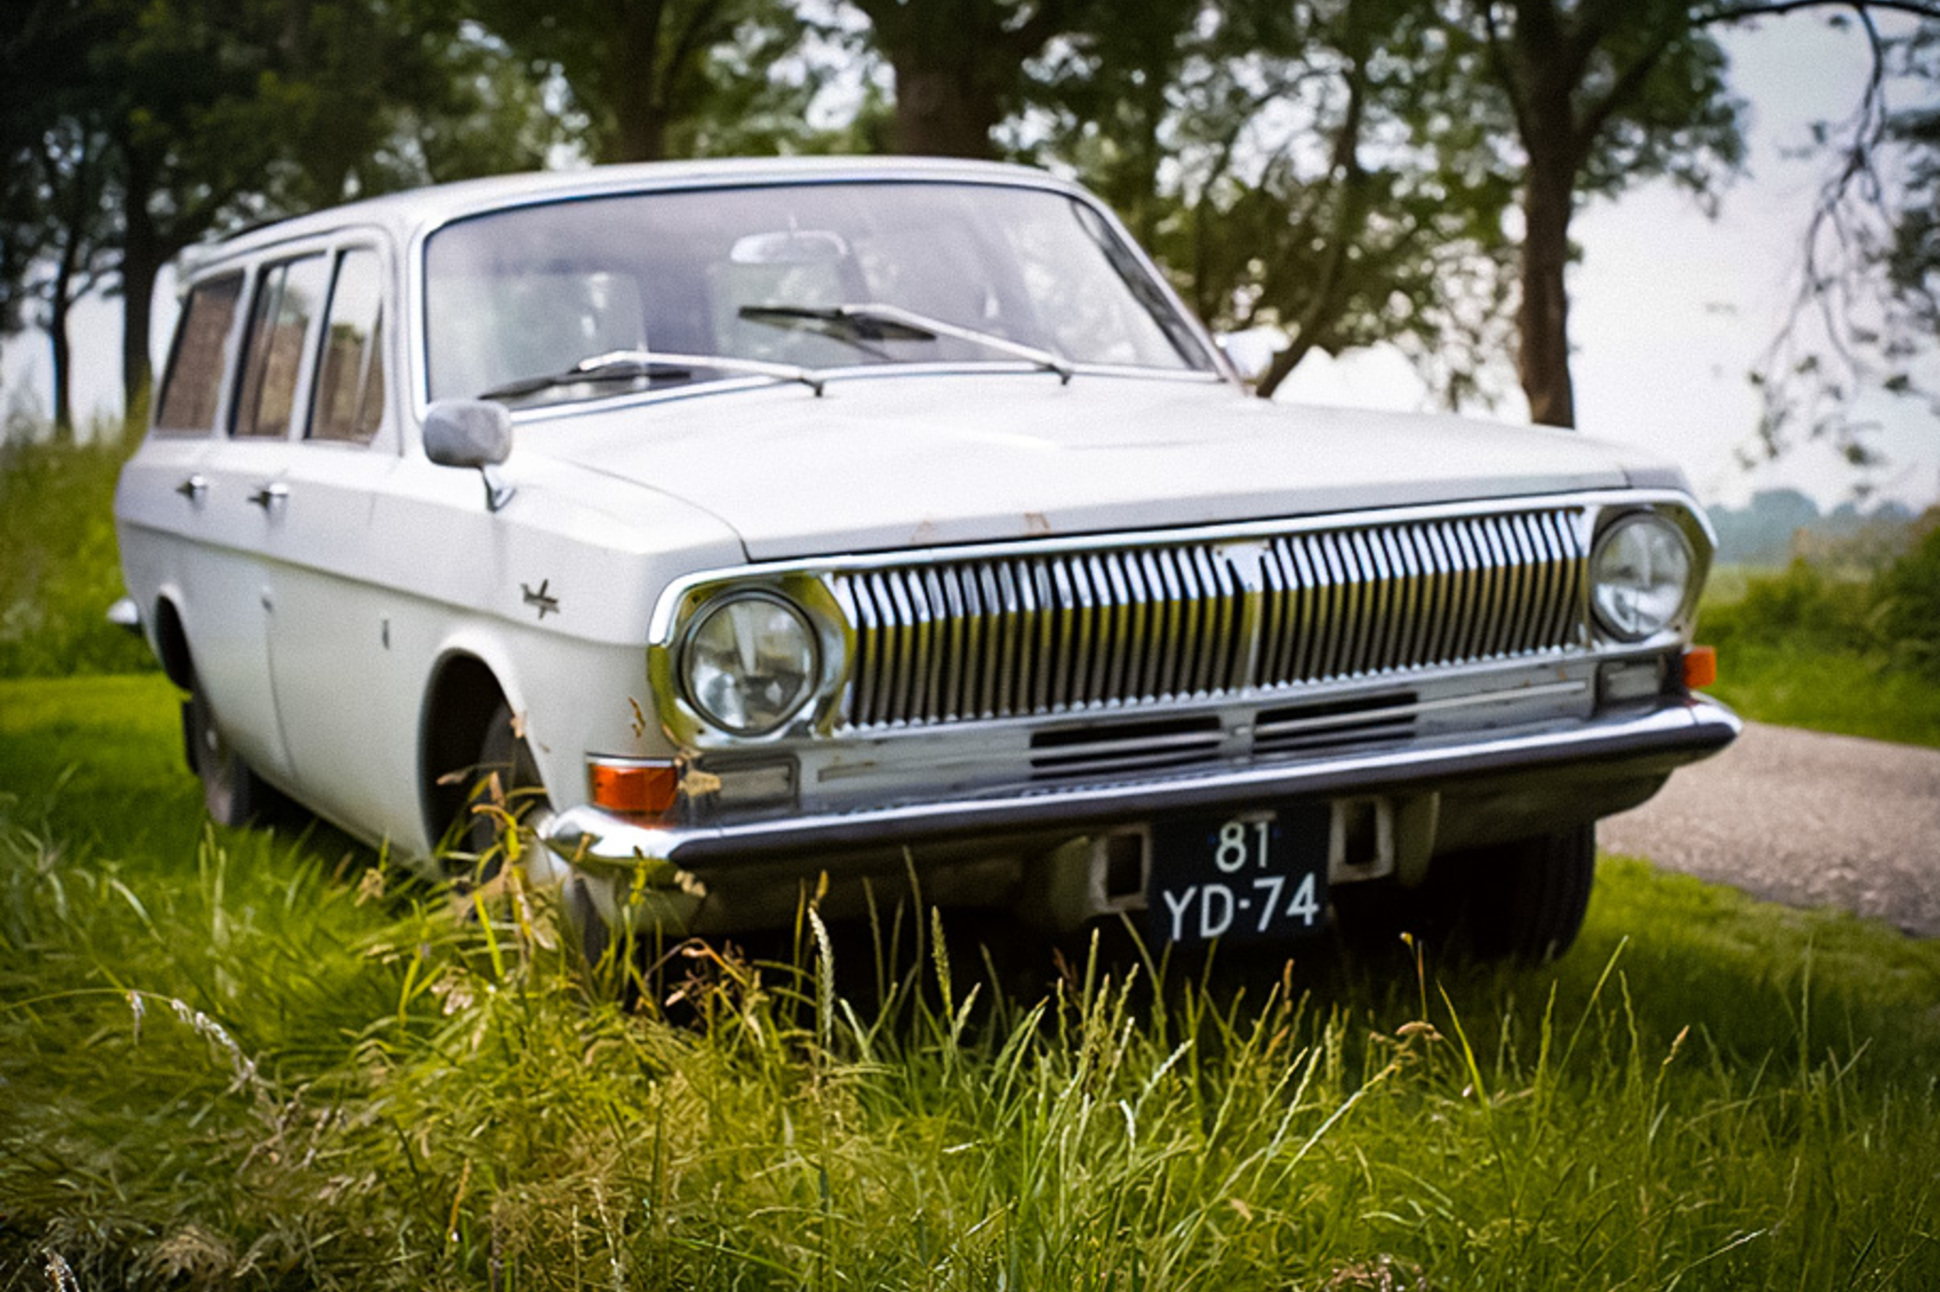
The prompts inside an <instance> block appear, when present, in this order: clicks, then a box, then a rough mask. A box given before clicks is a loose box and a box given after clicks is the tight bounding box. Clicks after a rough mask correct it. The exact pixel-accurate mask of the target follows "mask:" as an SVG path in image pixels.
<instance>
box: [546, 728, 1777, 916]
mask: <svg viewBox="0 0 1940 1292" xmlns="http://www.w3.org/2000/svg"><path fill="white" fill-rule="evenodd" d="M1742 725H1743V724H1742V723H1741V722H1740V721H1739V719H1738V718H1737V716H1736V715H1735V714H1733V713H1732V712H1731V711H1730V710H1729V709H1727V708H1725V707H1724V706H1723V705H1721V704H1718V703H1716V702H1715V701H1712V700H1710V699H1707V698H1704V697H1696V696H1694V697H1690V698H1680V699H1676V700H1669V701H1666V702H1665V703H1663V704H1662V705H1661V706H1660V707H1657V708H1655V709H1648V710H1629V711H1622V712H1617V713H1612V714H1607V715H1603V716H1599V717H1597V718H1594V719H1592V720H1590V721H1587V722H1583V721H1577V722H1566V723H1553V724H1547V725H1545V726H1542V727H1540V728H1538V729H1528V728H1524V729H1517V730H1509V731H1503V732H1495V733H1490V732H1478V733H1475V734H1473V735H1472V736H1469V737H1466V738H1464V739H1462V740H1460V741H1459V742H1450V743H1447V744H1442V745H1437V746H1433V747H1403V748H1398V749H1382V750H1376V751H1371V752H1361V753H1353V752H1347V753H1340V754H1335V755H1329V756H1318V757H1305V758H1301V759H1299V760H1297V761H1293V760H1288V761H1279V762H1271V763H1256V764H1249V765H1242V766H1222V767H1217V768H1202V769H1195V770H1192V771H1181V772H1175V773H1168V774H1157V775H1151V776H1143V777H1138V778H1135V779H1134V778H1129V777H1128V778H1125V779H1123V780H1119V781H1116V782H1113V783H1099V784H1078V785H1068V786H1059V787H1056V788H1048V787H1035V788H1032V789H1030V790H1028V791H1022V790H1020V791H1011V792H1003V793H996V794H992V795H990V796H987V797H983V796H979V797H959V798H953V799H948V800H943V801H933V802H917V803H906V804H897V805H893V806H885V807H880V808H866V809H860V810H854V811H847V812H841V813H825V814H808V815H795V816H784V817H777V818H772V819H766V820H751V821H744V822H736V823H730V824H720V825H704V826H681V825H643V824H640V823H638V822H634V821H629V820H627V819H626V818H624V817H620V816H616V815H613V814H612V813H608V812H605V811H602V810H601V809H599V808H595V807H592V806H589V805H582V806H579V807H573V808H569V809H567V810H565V811H562V812H560V813H558V814H556V815H555V816H553V817H552V818H551V819H550V820H549V821H548V823H547V825H546V826H545V828H544V839H545V842H546V844H547V845H548V847H549V848H550V849H551V850H552V851H553V852H554V853H555V854H556V855H557V856H558V857H560V858H561V859H563V860H564V861H566V862H567V863H568V864H569V865H573V866H575V867H577V868H580V869H582V870H587V871H593V872H598V871H612V870H615V869H618V870H623V871H632V870H637V869H639V868H640V867H642V866H646V867H648V868H649V869H660V868H666V867H671V868H674V869H677V870H680V871H694V870H700V871H703V872H704V871H706V870H707V869H711V868H715V867H719V868H724V869H725V868H738V867H739V865H740V864H743V863H746V864H758V863H760V862H761V861H763V860H764V859H769V858H775V857H779V856H784V855H787V854H795V853H801V852H803V851H805V850H811V849H813V850H827V851H828V852H829V853H830V854H832V856H831V860H833V854H839V853H840V852H841V851H842V850H845V849H848V850H855V849H867V848H871V847H876V848H880V847H883V846H896V845H904V844H917V843H922V842H927V841H936V840H950V839H958V840H961V839H967V838H968V839H975V838H982V837H994V836H999V835H1004V834H1031V833H1036V832H1043V833H1047V834H1050V833H1058V834H1063V835H1080V834H1083V833H1085V831H1086V830H1087V829H1088V828H1091V827H1095V826H1104V825H1109V824H1113V823H1118V822H1126V821H1136V820H1147V819H1150V818H1152V817H1155V816H1159V815H1162V814H1165V813H1171V812H1178V811H1182V810H1192V809H1210V808H1219V807H1230V806H1239V805H1249V804H1270V803H1273V802H1275V801H1279V800H1286V799H1294V798H1311V797H1316V796H1321V797H1325V796H1335V795H1342V794H1368V793H1382V792H1428V791H1440V790H1448V791H1451V792H1454V793H1457V794H1459V793H1460V792H1461V791H1462V790H1463V788H1464V787H1465V786H1466V787H1470V788H1472V789H1475V790H1476V791H1477V793H1478V794H1479V795H1480V798H1481V799H1482V800H1486V801H1489V802H1491V803H1494V802H1498V801H1501V800H1503V799H1504V797H1505V796H1506V795H1509V794H1511V793H1513V791H1514V790H1515V789H1517V788H1518V786H1519V783H1520V782H1522V781H1523V780H1525V779H1527V780H1529V781H1530V782H1531V783H1532V785H1537V786H1540V785H1542V784H1545V783H1547V784H1550V785H1552V786H1555V787H1557V789H1558V790H1559V791H1560V792H1564V793H1568V794H1572V795H1574V796H1575V802H1574V803H1573V804H1563V805H1559V808H1558V825H1559V826H1560V825H1564V824H1569V823H1570V821H1568V820H1565V819H1563V818H1566V817H1568V816H1569V814H1570V811H1571V810H1572V808H1573V809H1574V810H1575V811H1576V819H1579V820H1580V819H1582V818H1583V816H1584V815H1585V809H1586V808H1594V809H1595V810H1590V811H1588V813H1587V814H1588V815H1591V816H1595V815H1603V814H1604V813H1606V812H1608V811H1617V810H1621V808H1622V807H1626V806H1630V804H1631V802H1634V801H1641V798H1643V797H1647V796H1648V794H1649V793H1650V792H1651V791H1652V790H1654V789H1655V785H1656V781H1658V780H1661V778H1662V777H1663V776H1665V775H1668V774H1669V772H1670V771H1671V770H1672V769H1674V768H1676V767H1678V766H1681V765H1683V764H1685V763H1690V762H1695V761H1696V760H1698V759H1700V758H1704V757H1706V756H1708V755H1710V754H1713V753H1715V752H1717V751H1718V750H1720V749H1722V748H1724V747H1725V746H1726V745H1728V744H1730V743H1731V741H1732V739H1733V738H1734V737H1736V736H1737V734H1738V732H1739V730H1740V728H1741V726H1742ZM1653 778H1654V779H1653ZM1599 781H1610V782H1615V783H1624V784H1626V785H1634V784H1638V783H1644V784H1646V785H1647V788H1645V789H1643V790H1642V791H1641V793H1631V794H1630V795H1629V798H1628V801H1622V802H1617V803H1616V805H1615V806H1610V805H1608V804H1604V805H1603V806H1601V807H1600V808H1598V807H1597V806H1596V800H1595V797H1594V796H1593V795H1591V796H1585V795H1583V794H1582V787H1583V786H1584V785H1586V784H1594V783H1596V782H1599ZM649 882H650V883H652V882H654V881H653V879H652V878H651V877H650V878H649Z"/></svg>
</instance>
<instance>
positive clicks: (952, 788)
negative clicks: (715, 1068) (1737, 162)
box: [115, 159, 1738, 958]
mask: <svg viewBox="0 0 1940 1292" xmlns="http://www.w3.org/2000/svg"><path fill="white" fill-rule="evenodd" d="M115 510H116V519H117V524H118V528H119V535H120V540H121V551H122V560H123V565H124V572H125V576H126V583H127V588H128V591H129V594H130V596H131V598H132V599H133V601H134V603H135V605H136V607H137V608H138V610H139V615H140V623H141V626H142V629H143V631H144V632H145V633H146V636H147V638H148V640H149V641H150V643H152V645H153V648H154V650H155V653H156V654H157V656H158V657H159V658H160V660H161V662H162V665H163V667H164V668H165V670H166V671H167V674H168V676H169V677H170V678H171V679H172V680H173V681H174V683H175V684H176V685H177V686H179V687H180V688H181V689H182V690H183V692H184V693H185V695H186V699H185V700H184V702H183V720H184V726H185V733H186V738H187V744H188V748H189V751H190V758H191V762H192V764H193V767H194V769H195V771H196V772H197V773H199V774H200V776H201V779H202V781H203V784H204V787H205V790H206V799H207V803H208V807H209V811H210V813H211V814H212V815H213V816H214V817H216V818H217V819H219V820H221V821H224V822H232V823H234V822H241V821H243V820H246V819H248V818H249V817H250V816H251V815H252V813H253V812H255V811H256V810H257V809H258V807H259V806H260V804H261V803H262V802H263V796H264V794H265V792H266V790H268V789H273V790H276V791H281V792H282V793H284V794H286V795H288V796H289V797H291V798H294V799H295V800H297V801H299V802H300V803H302V804H304V805H306V806H307V807H309V808H310V809H313V810H314V811H315V812H316V813H318V814H320V815H321V816H323V817H325V818H327V819H328V820H330V821H333V822H336V823H337V824H339V825H340V826H342V827H343V828H344V829H345V830H347V831H349V832H351V833H352V834H354V835H356V836H359V837H361V838H362V839H365V840H369V841H371V842H373V843H377V842H380V841H383V842H387V843H388V844H389V846H390V847H391V849H392V850H393V852H394V853H397V854H408V855H412V856H416V857H419V858H423V859H425V861H426V863H427V864H428V865H434V866H435V865H440V864H447V865H448V864H450V862H449V857H450V856H451V855H452V854H453V853H454V852H455V853H456V854H458V855H466V854H474V855H475V854H479V853H488V854H489V853H491V852H493V851H494V850H495V848H496V845H494V844H493V842H492V840H493V836H492V834H491V832H490V830H489V829H486V828H483V826H482V825H481V823H482V822H485V821H487V820H488V819H494V817H495V814H494V813H492V812H489V811H485V812H481V811H478V810H477V809H478V808H479V807H480V803H479V800H478V795H479V793H480V790H479V788H478V787H479V785H480V784H481V777H483V776H484V774H485V773H486V772H487V771H489V770H491V769H496V771H497V778H496V780H492V779H485V780H484V781H483V782H482V783H483V784H486V785H496V787H497V789H498V791H501V792H507V793H509V794H510V797H509V798H508V800H507V801H508V802H509V803H511V804H513V805H514V806H517V805H520V804H524V805H525V807H526V810H525V811H523V813H522V816H523V819H524V823H525V829H526V831H527V832H528V835H527V836H519V837H521V838H524V837H530V838H531V839H532V840H534V841H535V843H542V844H543V845H544V846H543V847H538V846H532V847H529V848H528V849H527V850H526V851H525V853H524V856H525V863H524V864H526V865H527V866H528V867H529V869H530V871H531V872H532V873H536V874H538V875H539V876H541V877H542V878H544V879H547V880H557V881H561V882H563V883H564V884H565V885H566V891H567V894H568V895H569V897H570V898H571V904H572V906H573V908H574V909H575V910H577V911H579V912H580V913H581V915H582V917H583V919H584V924H585V927H587V928H588V929H589V930H592V931H593V932H594V935H595V940H596V941H597V938H598V936H599V935H601V934H602V933H603V932H604V931H605V930H608V929H610V928H613V927H645V926H653V927H655V928H657V929H661V930H669V929H672V930H691V931H697V932H703V933H705V932H709V931H717V930H731V929H737V928H749V927H756V926H762V925H776V924H781V923H785V922H786V921H788V920H790V919H792V918H793V917H794V914H795V912H796V910H797V908H798V904H799V903H800V902H801V901H802V900H803V895H804V893H805V892H808V891H811V890H814V891H816V892H819V894H820V900H821V901H822V902H823V903H824V905H825V906H826V907H827V908H829V909H831V910H840V909H842V908H844V907H847V908H849V909H854V908H856V906H857V905H858V904H859V903H861V902H862V901H863V900H864V899H865V897H866V898H867V899H869V900H874V901H878V902H881V901H886V900H890V899H891V898H893V897H895V896H896V895H898V894H905V893H908V892H909V891H910V890H911V888H912V887H914V888H916V889H918V890H919V891H920V895H921V899H922V900H923V901H925V902H932V903H937V904H944V905H950V904H970V905H977V906H982V907H988V908H998V909H1000V910H1001V909H1009V910H1011V911H1014V912H1015V913H1016V916H1017V919H1018V921H1019V925H1018V927H1019V928H1020V929H1026V928H1027V929H1037V930H1049V931H1058V930H1071V929H1074V928H1078V927H1081V926H1083V925H1084V924H1085V923H1086V922H1088V921H1092V920H1096V919H1099V918H1101V917H1110V918H1118V917H1120V916H1127V917H1129V918H1130V919H1131V920H1133V921H1134V922H1135V923H1137V924H1140V925H1142V926H1143V928H1144V929H1145V930H1146V931H1147V932H1148V933H1149V935H1150V936H1151V937H1153V938H1155V939H1158V940H1164V941H1174V942H1182V943H1196V942H1204V941H1206V940H1209V939H1214V938H1221V937H1224V938H1227V939H1243V938H1244V939H1275V938H1289V937H1293V936H1296V935H1299V934H1302V933H1305V932H1308V931H1311V930H1314V929H1317V928H1319V927H1321V926H1322V925H1323V924H1325V923H1326V922H1327V921H1328V920H1329V918H1330V915H1331V913H1332V912H1334V911H1336V910H1343V909H1345V910H1353V911H1363V912H1374V913H1377V914H1378V913H1379V912H1381V911H1383V910H1384V909H1403V908H1407V909H1412V910H1414V911H1416V912H1417V913H1421V912H1424V911H1425V912H1426V915H1425V918H1427V919H1429V920H1430V921H1432V920H1434V919H1436V918H1442V917H1446V918H1447V919H1448V920H1452V921H1453V924H1454V926H1457V927H1462V928H1464V929H1466V930H1467V934H1466V936H1467V937H1468V938H1469V940H1470V944H1471V945H1472V946H1473V948H1474V949H1476V950H1477V951H1478V952H1479V953H1481V954H1491V955H1510V956H1518V957H1523V958H1541V957H1544V956H1548V955H1551V954H1554V953H1556V952H1558V951H1560V950H1561V949H1562V948H1564V947H1566V946H1567V945H1568V944H1569V943H1570V941H1571V939H1572V938H1573V937H1574V936H1575V934H1576V932H1577V929H1578V927H1579V925H1580V923H1581V921H1582V918H1583V911H1584V904H1585V902H1586V900H1587V896H1588V892H1589V886H1590V880H1591V876H1592V872H1593V867H1594V864H1595V845H1594V833H1593V828H1594V823H1595V821H1596V819H1597V818H1599V817H1601V816H1604V815H1607V814H1609V813H1613V812H1617V811H1621V810H1623V809H1625V808H1628V807H1631V806H1633V805H1635V804H1637V803H1640V802H1642V801H1643V800H1644V799H1646V798H1647V797H1649V796H1650V795H1651V794H1652V793H1653V792H1654V791H1655V790H1656V789H1657V787H1658V786H1659V785H1660V784H1662V782H1663V781H1664V779H1665V778H1666V777H1667V776H1668V775H1669V773H1670V772H1671V770H1672V769H1673V768H1675V767H1677V766H1678V765H1680V764H1682V763H1686V762H1689V761H1692V760H1694V759H1697V758H1700V757H1703V756H1704V755H1706V754H1709V753H1711V752H1713V751H1715V750H1717V749H1719V748H1721V747H1722V746H1724V745H1725V744H1726V743H1727V742H1729V741H1730V740H1731V739H1732V737H1733V736H1734V735H1735V734H1736V731H1737V729H1738V723H1737V720H1736V719H1735V718H1734V717H1733V716H1732V715H1731V714H1730V713H1729V712H1728V711H1727V710H1725V709H1723V708H1722V707H1720V706H1719V705H1717V704H1716V703H1713V702H1711V701H1709V700H1707V699H1706V698H1704V697H1702V696H1700V695H1697V694H1694V693H1693V689H1694V687H1697V686H1702V685H1703V684H1704V683H1705V681H1707V680H1708V679H1707V677H1706V670H1707V666H1708V662H1709V657H1708V656H1707V654H1706V653H1705V652H1703V651H1702V649H1701V648H1693V647H1692V645H1691V631H1692V619H1693V608H1694V606H1695V604H1696V601H1697V597H1698V592H1699V587H1700V585H1701V583H1702V581H1703V578H1704V576H1705V573H1706V570H1707V567H1708V565H1709V563H1710V557H1711V551H1712V540H1711V536H1710V534H1709V532H1708V530H1707V526H1706V521H1705V519H1704V516H1703V513H1702V512H1701V511H1700V510H1699V508H1698V507H1697V506H1696V504H1695V503H1694V502H1693V500H1692V497H1691V495H1690V493H1689V491H1688V489H1687V488H1686V486H1685V484H1684V482H1683V479H1682V477H1681V475H1680V474H1679V472H1678V471H1677V470H1676V469H1675V468H1674V467H1672V466H1669V465H1667V464H1665V463H1663V462H1660V461H1656V460H1653V459H1651V458H1649V457H1647V456H1645V455H1643V454H1641V453H1638V452H1635V451H1633V450H1631V449H1629V448H1626V447H1623V446H1620V445H1616V444H1610V443H1603V442H1599V441H1596V440H1593V439H1590V438H1587V437H1584V436H1581V435H1577V434H1573V433H1570V432H1564V431H1555V430H1547V429H1527V428H1512V427H1505V426H1498V425H1489V424H1483V423H1478V422H1474V421H1467V420H1459V419H1455V418H1449V417H1426V416H1422V417H1416V416H1396V415H1388V414H1372V413H1365V412H1349V411H1340V410H1333V409H1324V408H1303V407H1293V406H1289V405H1283V404H1275V403H1269V402H1266V401H1262V400H1258V399H1254V398H1251V397H1249V395H1248V393H1247V391H1246V389H1245V387H1244V385H1243V383H1242V382H1241V381H1240V380H1239V378H1238V376H1237V374H1236V372H1235V370H1234V368H1233V366H1232V364H1231V363H1230V362H1229V361H1228V360H1227V359H1226V358H1225V357H1224V356H1223V355H1222V353H1221V351H1220V349H1219V348H1218V347H1217V346H1216V345H1215V343H1214V342H1213V340H1212V339H1211V338H1210V337H1209V336H1208V334H1207V333H1206V331H1205V330H1204V328H1203V327H1202V326H1201V325H1200V323H1199V322H1197V321H1196V320H1194V319H1193V318H1192V317H1191V316H1190V315H1189V314H1188V312H1187V311H1186V310H1185V309H1184V308H1183V307H1182V306H1181V304H1180V302H1179V300H1178V298H1177V297H1176V296H1175V294H1174V293H1173V291H1172V290H1171V289H1170V288H1169V287H1168V286H1167V284H1166V281H1165V279H1164V277H1163V276H1162V275H1161V274H1160V273H1158V272H1157V271H1156V270H1155V268H1154V267H1153V265H1152V264H1151V262H1150V261H1149V260H1147V259H1146V257H1145V256H1144V255H1143V254H1142V253H1141V252H1140V251H1139V249H1138V248H1137V247H1136V246H1135V245H1134V244H1133V242H1132V241H1131V240H1130V238H1129V237H1128V236H1127V235H1126V233H1125V231H1124V230H1123V228H1122V227H1121V226H1120V225H1119V223H1118V222H1117V221H1116V220H1115V219H1114V218H1113V216H1112V214H1111V212H1110V211H1108V210H1107V209H1105V208H1104V207H1103V206H1102V205H1101V204H1100V203H1099V202H1098V201H1096V200H1095V199H1094V198H1092V197H1091V196H1089V195H1088V194H1086V193H1085V192H1084V191H1083V190H1082V189H1080V188H1078V187H1076V186H1074V185H1072V184H1069V183H1066V182H1064V181H1062V180H1059V179H1056V178H1053V177H1050V176H1048V175H1045V174H1042V173H1039V172H1036V171H1032V170H1027V169H1021V168H1016V167H1009V166H999V165H988V164H974V163H959V162H943V161H916V160H882V161H862V160H855V159H820V160H790V161H779V160H770V161H743V162H732V163H705V164H703V163H695V164H660V165H653V166H638V167H624V168H612V169H596V170H590V171H581V172H577V173H563V174H545V175H532V176H522V177H513V178H501V179H492V180H483V181H477V182H471V183H463V184H454V185H449V186H444V187H438V188H431V189H426V190H423V191H420V192H415V193H409V194H404V195H400V196H394V197H384V198H379V199H375V200H371V201H365V202H360V203H357V204H354V205H350V206H346V207H343V208H341V209H337V210H332V211H326V212H323V213H320V214H315V215H309V216H305V217H302V218H298V219H292V220H289V221H286V222H283V223H278V224H274V225H271V226H268V227H265V228H260V229H257V230H254V231H252V232H248V233H245V234H243V235H240V236H238V237H236V238H234V239H232V240H230V241H228V242H225V243H223V244H221V245H219V246H214V247H210V248H207V249H204V250H203V251H201V252H200V253H199V254H197V255H196V256H195V257H194V258H193V260H192V262H190V263H188V264H186V265H185V266H184V267H183V270H182V309H181V315H180V323H179V326H178V328H177V331H176V336H175V340H174V344H173V347H172V350H171V353H170V355H169V359H168V364H167V369H166V372H165V375H164V377H163V380H162V383H161V386H160V389H159V392H158V395H157V397H156V399H155V401H154V413H153V426H152V429H151V430H150V431H149V433H148V435H147V437H146V439H145V442H144V443H143V444H142V446H141V448H140V449H139V451H138V452H137V453H136V454H135V455H134V456H133V458H132V460H131V461H130V462H129V463H128V465H127V468H126V470H125V471H124V473H123V475H122V478H121V483H120V488H119V492H118V494H117V497H116V504H115ZM1424 895H1429V896H1431V897H1432V900H1431V901H1427V902H1426V903H1425V905H1424V901H1423V898H1424ZM1411 903H1412V906H1411V905H1410V904H1411ZM1456 917H1459V918H1456ZM1367 918H1370V919H1373V918H1376V916H1374V915H1370V916H1368V917H1367Z"/></svg>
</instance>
